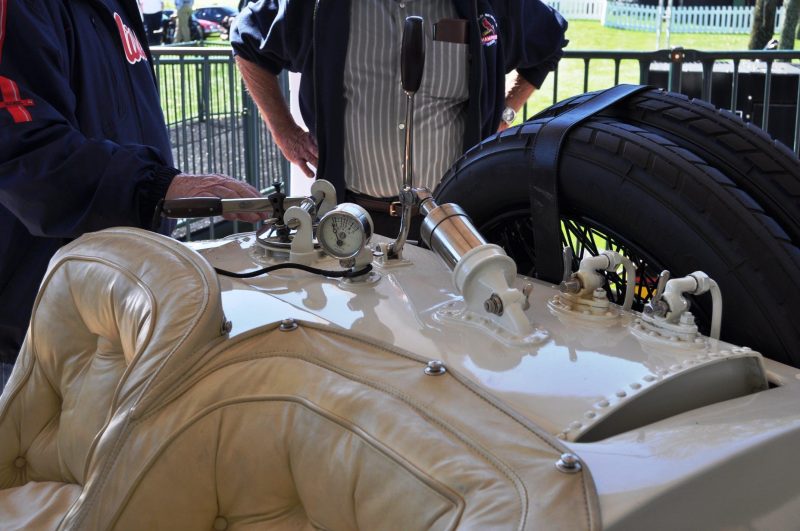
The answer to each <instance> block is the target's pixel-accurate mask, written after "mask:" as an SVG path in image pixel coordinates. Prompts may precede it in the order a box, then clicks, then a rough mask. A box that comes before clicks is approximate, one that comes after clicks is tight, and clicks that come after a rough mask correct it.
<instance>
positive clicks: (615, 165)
mask: <svg viewBox="0 0 800 531" xmlns="http://www.w3.org/2000/svg"><path fill="white" fill-rule="evenodd" d="M546 121H547V120H546V119H538V120H533V121H531V122H528V123H526V124H523V125H520V126H517V127H515V128H511V129H508V130H506V131H504V132H503V133H500V134H498V135H495V136H493V137H491V138H489V139H487V140H485V141H484V142H482V143H481V144H479V145H478V146H476V147H474V148H472V149H471V150H470V151H469V152H467V153H466V154H465V155H464V156H463V157H462V158H461V159H459V160H458V161H457V162H456V163H455V165H454V166H453V167H452V168H451V169H450V170H449V171H448V173H447V174H446V175H445V177H444V178H443V180H442V182H441V183H440V185H439V186H438V187H437V189H436V190H435V193H434V197H435V199H436V200H437V202H439V204H443V203H447V202H453V203H457V204H459V205H460V206H461V207H462V208H464V209H465V211H466V212H467V213H468V214H469V215H470V217H471V218H472V220H473V222H474V223H475V225H476V226H477V227H478V228H479V230H481V231H482V232H483V233H484V235H485V236H486V237H487V239H489V240H490V241H492V242H494V243H498V244H500V245H504V246H505V248H506V251H507V252H508V253H509V254H510V255H511V256H512V258H514V259H515V260H516V261H517V266H518V268H519V270H520V272H521V273H523V274H527V275H529V276H533V275H532V273H533V271H532V269H531V268H532V264H533V262H532V260H531V257H532V256H533V255H534V253H535V251H536V248H535V242H534V241H533V238H532V233H531V231H530V227H531V219H530V204H529V199H528V175H529V171H530V165H531V156H532V154H531V151H532V144H533V142H532V141H533V139H534V138H535V136H536V134H537V132H538V130H539V129H540V128H541V127H542V124H543V123H544V122H546ZM560 160H561V162H560V166H559V177H558V190H559V198H560V208H561V216H562V221H563V222H565V223H566V225H564V223H562V226H565V227H566V226H573V227H580V229H579V232H580V231H584V236H586V237H584V238H583V241H584V242H589V244H594V243H598V238H602V237H605V239H606V243H607V244H610V245H611V246H612V247H617V248H620V249H623V250H624V251H625V252H626V253H627V254H628V255H629V256H632V257H635V258H636V260H637V261H638V263H639V264H641V266H642V267H641V270H640V272H639V275H638V276H639V279H640V281H642V283H644V284H645V286H644V287H643V288H642V287H639V291H638V295H639V297H638V298H639V301H640V303H641V302H642V301H643V300H646V299H647V298H648V297H649V296H651V295H652V289H651V287H652V286H649V285H648V282H652V281H654V280H655V278H654V277H655V276H657V275H658V272H660V270H661V269H668V270H670V272H671V273H672V276H673V277H676V276H683V275H686V274H688V273H691V272H693V271H696V270H700V271H704V272H706V273H707V274H708V275H709V276H710V277H711V278H713V279H714V280H716V281H717V282H718V284H719V286H720V288H721V290H722V295H723V301H724V311H723V323H722V324H723V326H722V338H723V339H725V340H727V341H730V342H732V343H735V344H740V345H747V346H750V347H752V348H755V349H757V350H759V351H761V352H762V353H763V354H765V355H766V356H768V357H771V358H773V359H776V360H778V361H781V362H784V363H789V364H792V365H795V366H800V350H798V348H797V346H798V345H800V327H799V326H798V321H797V313H796V311H795V308H794V305H795V301H797V300H799V299H798V297H800V278H799V276H798V273H800V250H798V248H797V247H796V246H795V245H794V244H793V243H792V241H791V239H790V238H789V236H788V235H787V234H786V232H785V231H784V230H783V229H782V228H781V227H780V225H779V224H778V223H776V221H775V220H774V219H773V218H772V217H771V216H769V215H767V214H766V213H765V212H764V210H763V209H762V208H761V206H760V205H759V203H758V202H757V201H755V200H754V199H753V198H752V197H751V196H750V194H748V193H747V192H746V191H745V190H743V189H742V188H741V187H740V186H739V185H738V183H737V182H735V181H733V180H731V179H730V178H728V177H727V176H726V175H725V174H723V173H722V172H721V171H719V170H718V169H717V168H715V167H714V166H712V165H710V164H708V162H707V161H705V160H704V159H702V158H701V157H698V156H697V155H695V154H694V153H692V152H691V151H689V150H687V149H685V148H683V147H681V146H680V145H678V144H676V143H675V142H673V141H672V140H671V139H668V138H666V137H664V136H662V135H659V134H657V133H654V132H652V131H647V130H645V129H643V128H640V127H637V126H634V125H630V124H626V123H621V122H620V121H618V120H616V119H615V118H605V117H593V118H591V119H589V120H588V121H586V122H584V123H583V124H581V125H579V126H577V127H575V128H574V129H573V130H572V131H571V132H570V134H569V136H568V138H567V140H566V142H565V144H564V146H563V148H562V152H561V159H560ZM587 235H588V236H587ZM596 235H603V236H601V237H599V236H596ZM562 237H563V238H564V241H565V243H567V241H566V240H567V238H566V235H564V234H562ZM571 243H573V244H574V243H575V241H572V242H571ZM589 246H590V245H589ZM584 247H587V246H581V248H580V249H578V252H577V253H576V254H577V258H580V255H581V253H582V252H583V250H584ZM588 250H589V251H592V249H588ZM706 299H707V297H700V301H699V302H700V303H701V308H700V310H701V311H700V314H701V315H698V314H697V312H696V315H697V317H698V321H699V322H700V324H701V325H702V321H703V320H704V317H703V315H702V314H703V313H704V312H703V311H702V309H703V305H704V304H705V303H706V302H707V301H706ZM693 311H694V309H693ZM705 313H706V314H707V313H708V311H707V310H706V311H705ZM705 320H706V326H707V323H708V320H707V319H705ZM705 331H706V333H707V327H706V329H705Z"/></svg>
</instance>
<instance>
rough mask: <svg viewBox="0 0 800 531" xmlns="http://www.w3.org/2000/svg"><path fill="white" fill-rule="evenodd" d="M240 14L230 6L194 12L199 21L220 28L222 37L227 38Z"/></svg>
mask: <svg viewBox="0 0 800 531" xmlns="http://www.w3.org/2000/svg"><path fill="white" fill-rule="evenodd" d="M238 13H239V12H238V11H237V10H236V9H235V8H233V7H229V6H209V7H201V8H199V9H195V10H194V16H195V17H197V19H198V20H199V21H207V22H211V23H214V24H216V25H218V26H219V29H220V36H221V37H222V38H223V39H224V38H227V35H228V32H229V30H230V27H231V23H232V22H233V19H234V18H236V15H237V14H238Z"/></svg>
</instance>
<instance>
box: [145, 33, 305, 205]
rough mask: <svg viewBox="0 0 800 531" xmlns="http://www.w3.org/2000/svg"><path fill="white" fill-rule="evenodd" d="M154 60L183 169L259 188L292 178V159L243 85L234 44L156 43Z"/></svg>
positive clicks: (173, 142) (165, 111)
mask: <svg viewBox="0 0 800 531" xmlns="http://www.w3.org/2000/svg"><path fill="white" fill-rule="evenodd" d="M153 59H154V66H155V71H156V77H157V78H158V86H159V90H160V93H161V103H162V110H163V112H164V118H165V119H166V122H167V127H168V128H169V132H170V139H171V141H172V145H173V155H174V159H175V163H176V165H177V166H178V167H179V168H181V170H183V171H185V172H192V173H224V174H226V175H230V176H231V177H234V178H237V179H243V180H245V181H247V182H248V183H250V184H252V185H253V186H255V187H256V188H258V189H260V190H266V189H268V188H269V187H270V186H271V184H272V182H273V181H276V180H278V181H281V182H284V183H286V182H288V175H289V163H288V161H286V160H285V159H284V158H283V157H282V156H281V154H280V151H279V150H278V147H277V146H276V145H275V142H273V140H272V136H271V135H270V133H269V131H268V130H267V128H266V127H265V126H264V123H263V121H262V120H261V118H260V117H259V115H258V109H257V108H256V106H255V103H254V102H253V100H252V99H251V98H250V96H249V94H247V92H246V91H245V90H244V87H243V85H242V81H241V77H240V76H239V72H238V70H237V68H236V66H235V64H234V62H233V57H232V55H231V50H230V48H222V47H219V48H213V47H176V46H170V47H155V48H153ZM281 79H282V83H283V89H284V91H285V93H286V94H288V84H287V81H286V76H283V77H282V78H281Z"/></svg>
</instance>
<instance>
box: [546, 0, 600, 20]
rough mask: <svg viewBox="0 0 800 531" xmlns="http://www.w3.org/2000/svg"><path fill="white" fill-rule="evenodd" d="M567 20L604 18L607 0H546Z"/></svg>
mask: <svg viewBox="0 0 800 531" xmlns="http://www.w3.org/2000/svg"><path fill="white" fill-rule="evenodd" d="M544 1H545V2H546V3H547V4H549V5H551V6H553V7H554V8H556V10H557V11H558V12H559V13H561V14H562V15H563V16H564V18H566V19H567V20H602V19H603V15H604V13H605V10H606V0H544Z"/></svg>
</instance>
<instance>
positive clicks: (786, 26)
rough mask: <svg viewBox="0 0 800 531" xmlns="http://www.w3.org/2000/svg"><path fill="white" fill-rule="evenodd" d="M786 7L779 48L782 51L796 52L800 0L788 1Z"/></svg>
mask: <svg viewBox="0 0 800 531" xmlns="http://www.w3.org/2000/svg"><path fill="white" fill-rule="evenodd" d="M783 5H784V9H785V13H784V14H783V16H784V18H783V27H782V28H781V40H780V43H779V44H778V48H780V49H781V50H794V37H795V35H796V33H797V16H798V14H800V0H787V2H786V3H785V4H783Z"/></svg>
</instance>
